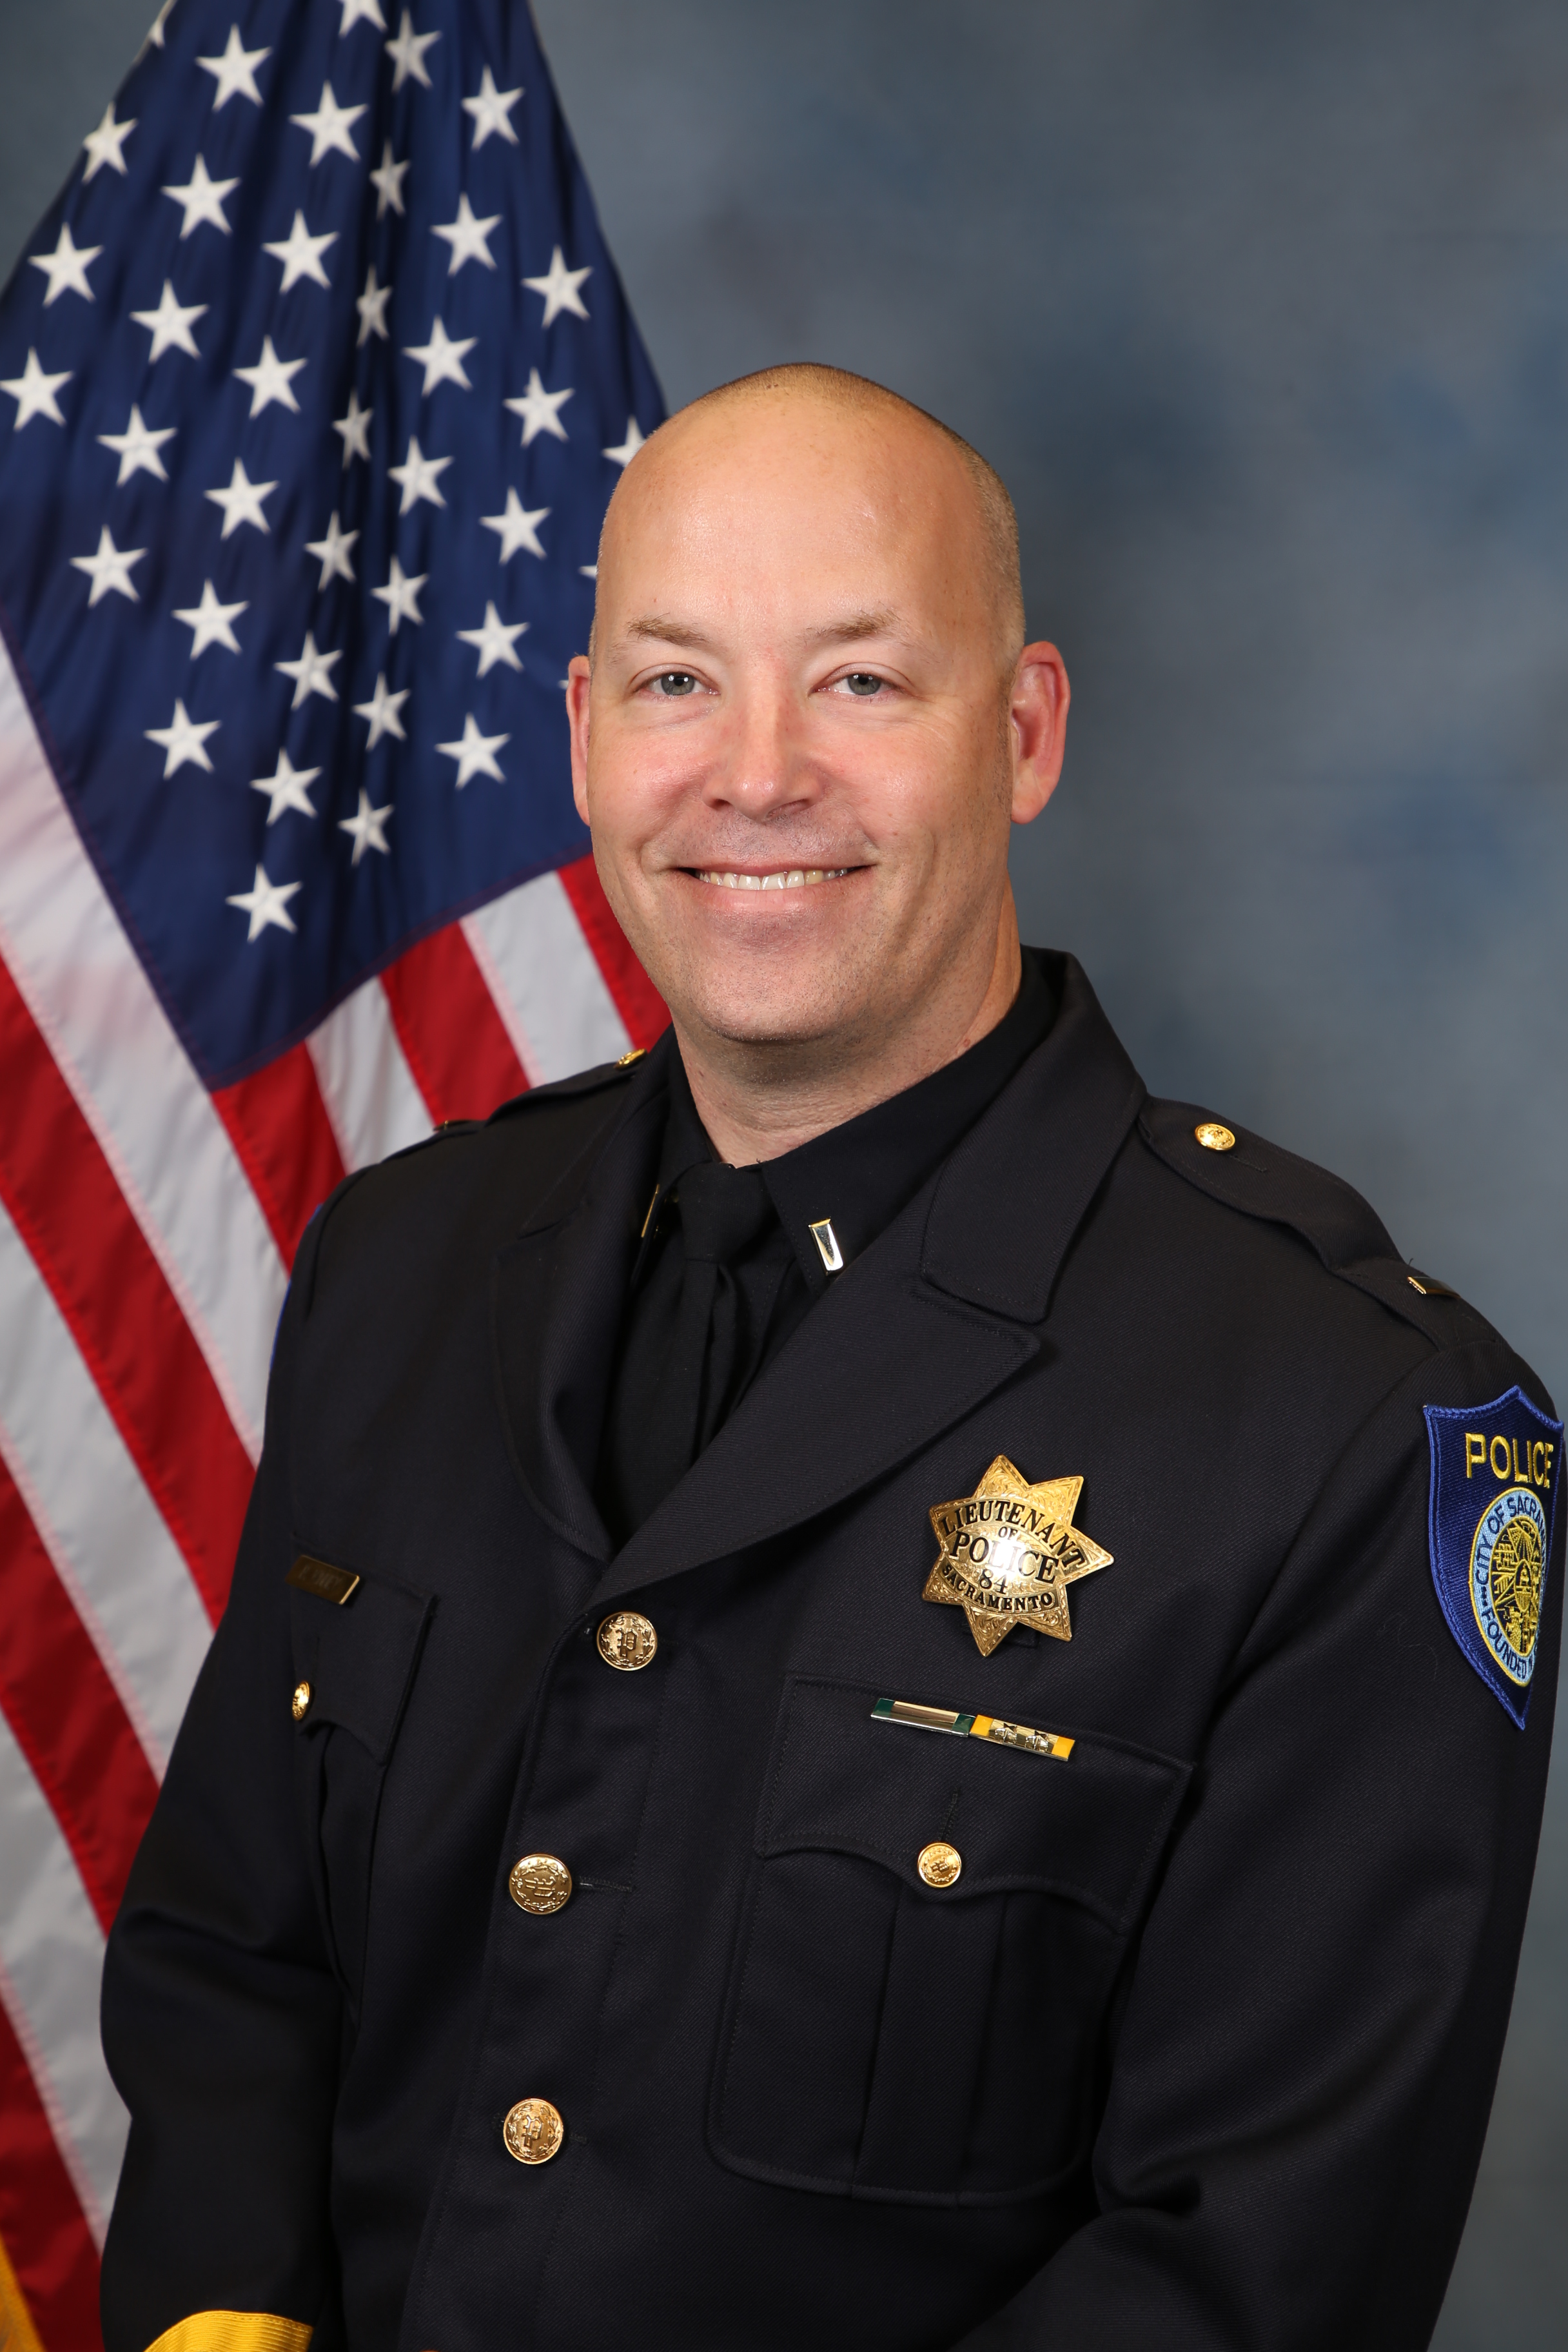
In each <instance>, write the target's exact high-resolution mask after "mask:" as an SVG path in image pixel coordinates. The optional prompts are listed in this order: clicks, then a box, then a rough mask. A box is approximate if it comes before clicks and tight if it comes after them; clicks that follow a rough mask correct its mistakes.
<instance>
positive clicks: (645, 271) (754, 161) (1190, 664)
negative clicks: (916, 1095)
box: [0, 0, 1568, 2352]
mask: <svg viewBox="0 0 1568 2352" xmlns="http://www.w3.org/2000/svg"><path fill="white" fill-rule="evenodd" d="M321 5H323V6H328V5H335V0H321ZM150 13H151V0H47V5H46V0H0V269H3V268H5V266H6V265H8V263H9V261H10V259H11V257H12V256H13V255H14V254H15V253H16V251H18V250H19V249H20V248H21V247H22V245H23V242H24V239H25V238H26V236H27V234H28V232H29V230H30V228H31V226H32V225H33V222H34V220H35V218H36V217H37V215H38V214H39V213H40V212H41V211H42V209H43V207H44V205H45V204H46V203H47V200H48V198H49V197H50V196H51V195H52V194H53V192H54V189H55V187H56V185H57V184H58V181H59V180H60V178H61V177H62V176H63V174H64V173H65V171H66V170H67V168H68V165H69V163H70V161H71V158H72V154H73V152H74V149H75V146H76V143H77V142H78V141H79V139H80V138H81V136H82V134H83V132H84V131H87V130H88V129H89V127H90V126H91V124H92V123H93V122H94V121H96V120H97V118H98V116H99V114H100V112H101V110H102V108H103V105H104V102H105V100H106V99H107V97H108V95H109V93H110V89H111V88H112V87H113V85H114V83H115V81H116V80H117V79H118V78H119V75H120V73H121V71H122V70H123V68H124V67H125V66H126V65H127V64H128V63H129V60H130V58H131V55H132V51H133V49H134V47H135V46H136V43H137V40H138V39H139V37H140V36H141V33H142V30H143V24H142V19H143V18H144V17H145V16H147V15H149V14H150ZM236 13H237V14H238V13H240V12H239V10H238V9H237V10H236ZM537 14H538V16H539V19H540V23H541V28H542V34H543V37H544V42H545V47H546V48H547V50H548V51H549V53H550V54H551V56H552V59H553V61H554V65H555V69H556V74H557V78H558V79H559V81H560V84H561V88H562V93H563V99H564V101H565V106H566V111H567V115H568V119H569V120H570V121H571V122H572V124H573V125H574V130H575V131H576V135H577V139H578V142H579V144H580V146H581V148H582V150H583V152H584V160H585V162H586V164H587V168H588V174H589V177H590V180H591V181H592V183H593V184H594V186H595V190H596V192H597V194H598V198H599V204H600V208H601V211H602V214H603V216H604V221H605V229H606V232H607V234H608V236H609V240H610V244H611V247H612V248H613V250H614V251H615V252H616V254H617V256H618V257H619V259H620V262H621V266H622V268H623V270H624V273H625V276H626V283H627V286H628V289H629V290H630V294H631V298H632V302H633V306H634V308H635V310H636V311H637V316H638V318H639V319H640V320H641V323H642V327H643V331H644V332H645V334H646V336H647V341H648V343H649V345H650V347H651V350H652V352H653V357H654V362H655V364H656V366H657V367H658V370H659V373H660V374H661V376H662V378H663V382H664V384H665V388H666V392H667V394H668V398H669V400H670V402H671V404H675V403H678V402H679V401H682V400H685V399H687V398H689V396H690V395H691V394H693V393H696V392H698V391H700V390H701V389H702V388H703V387H704V386H705V385H707V384H710V383H715V382H718V381H720V380H721V379H722V378H724V377H727V376H732V375H736V374H739V373H742V371H744V370H745V369H748V368H753V367H757V366H760V365H762V364H763V363H764V362H768V361H771V360H777V359H787V358H814V359H825V360H832V361H836V362H838V363H840V364H841V365H844V366H847V367H851V368H857V369H859V370H862V371H863V372H865V373H868V374H870V375H875V376H879V377H881V378H882V379H883V380H884V381H886V382H887V383H891V384H893V385H895V386H897V387H898V389H899V390H900V391H902V392H905V393H907V394H910V397H911V398H913V399H915V400H917V401H920V402H921V403H922V404H924V405H925V406H927V407H930V408H932V409H934V410H935V411H936V412H937V413H938V414H939V415H942V416H944V417H946V418H948V419H949V420H950V421H951V422H952V424H953V425H957V426H958V427H959V429H960V430H961V431H963V433H965V434H967V435H968V436H970V438H971V439H973V441H974V442H976V443H977V444H978V446H980V447H981V448H982V449H983V450H984V451H985V453H986V455H987V456H988V457H991V458H992V459H993V460H994V463H995V464H996V465H997V466H998V467H999V468H1000V469H1001V471H1002V473H1003V474H1004V476H1005V478H1006V479H1007V481H1008V483H1009V484H1010V486H1011V488H1012V489H1013V492H1014V495H1015V497H1016V499H1017V502H1018V509H1019V513H1020V517H1021V520H1022V523H1023V531H1024V550H1025V583H1026V590H1027V593H1028V599H1029V609H1030V617H1031V625H1032V627H1033V628H1034V630H1035V631H1036V632H1037V633H1039V634H1049V635H1054V636H1056V637H1057V638H1058V640H1059V642H1060V643H1061V645H1062V646H1063V648H1064V650H1065V652H1066V655H1067V659H1068V667H1069V668H1070V670H1071V672H1072V675H1073V678H1074V682H1075V685H1076V688H1077V700H1076V705H1075V716H1074V720H1073V729H1072V750H1071V752H1070V754H1069V759H1068V771H1067V774H1066V778H1065V780H1064V782H1063V785H1062V788H1061V791H1060V793H1059V794H1058V799H1057V801H1056V802H1055V803H1053V805H1052V807H1051V808H1050V810H1049V811H1048V812H1047V814H1046V816H1045V818H1044V819H1043V820H1042V821H1041V823H1040V824H1038V825H1037V826H1036V827H1035V828H1034V829H1033V830H1032V831H1031V832H1029V833H1026V834H1025V835H1021V836H1020V837H1019V840H1018V843H1017V849H1016V858H1015V871H1016V879H1017V886H1018V893H1019V898H1020V900H1021V904H1022V908H1023V914H1024V928H1025V932H1026V936H1031V937H1033V938H1035V939H1037V940H1048V941H1050V942H1052V943H1055V944H1059V945H1062V946H1068V947H1071V948H1073V949H1075V950H1077V951H1078V952H1079V954H1080V955H1081V956H1082V957H1083V959H1084V961H1085V962H1086V963H1087V964H1088V966H1089V971H1090V973H1091V975H1092V976H1093V978H1094V981H1095V982H1096V984H1097V986H1098V987H1099V989H1100V993H1101V995H1102V997H1103V998H1104V1000H1105V1002H1106V1004H1107V1006H1108V1009H1109V1010H1110V1014H1111V1016H1112V1018H1113V1019H1114V1020H1115V1021H1116V1023H1117V1024H1118V1025H1119V1027H1120V1028H1121V1034H1122V1035H1123V1037H1124V1038H1125V1039H1126V1040H1127V1042H1128V1044H1129V1045H1130V1047H1131V1051H1132V1053H1133V1055H1134V1057H1135V1059H1136V1060H1137V1061H1138V1063H1139V1064H1140V1066H1141V1067H1142V1071H1143V1074H1144V1076H1145V1077H1146V1078H1147V1079H1148V1080H1149V1082H1150V1084H1151V1085H1152V1086H1153V1087H1156V1088H1157V1089H1159V1090H1161V1091H1163V1092H1167V1093H1174V1094H1179V1095H1184V1096H1189V1097H1194V1098H1196V1099H1199V1100H1201V1101H1203V1102H1204V1103H1205V1104H1207V1105H1210V1106H1212V1107H1213V1108H1215V1110H1216V1111H1219V1112H1221V1113H1223V1114H1224V1115H1225V1116H1226V1117H1234V1118H1237V1119H1240V1120H1243V1121H1245V1122H1246V1123H1247V1124H1248V1125H1250V1126H1254V1127H1257V1128H1259V1129H1263V1130H1264V1131H1265V1132H1266V1133H1268V1134H1270V1135H1272V1136H1275V1137H1276V1138H1278V1139H1279V1140H1280V1141H1281V1142H1283V1143H1286V1144H1288V1145H1289V1146H1290V1147H1291V1148H1292V1149H1293V1150H1297V1151H1300V1152H1304V1153H1306V1154H1308V1155H1309V1156H1310V1157H1311V1158H1313V1159H1317V1160H1324V1161H1326V1162H1327V1163H1328V1164H1329V1165H1330V1166H1331V1167H1333V1168H1336V1169H1338V1170H1339V1171H1341V1172H1342V1174H1344V1175H1346V1176H1348V1177H1350V1178H1351V1179H1352V1181H1353V1182H1355V1183H1356V1184H1358V1185H1359V1186H1360V1187H1361V1188H1362V1189H1363V1191H1364V1192H1367V1193H1368V1194H1369V1195H1370V1197H1371V1198H1372V1200H1373V1202H1375V1203H1376V1205H1377V1207H1378V1208H1379V1210H1380V1211H1381V1212H1382V1213H1383V1215H1384V1219H1385V1221H1386V1223H1388V1224H1389V1226H1390V1228H1391V1229H1392V1231H1393V1233H1394V1236H1395V1239H1396V1240H1397V1241H1398V1243H1399V1244H1400V1246H1401V1248H1402V1249H1404V1250H1405V1252H1406V1253H1407V1254H1408V1255H1411V1256H1412V1257H1413V1258H1415V1260H1416V1261H1417V1262H1418V1263H1419V1264H1421V1265H1425V1266H1426V1267H1428V1268H1429V1269H1430V1270H1431V1271H1433V1272H1434V1273H1436V1274H1439V1275H1441V1276H1443V1277H1444V1278H1445V1279H1447V1280H1448V1281H1450V1282H1452V1283H1454V1284H1456V1285H1457V1286H1459V1287H1460V1288H1462V1289H1463V1290H1464V1291H1465V1292H1466V1293H1467V1294H1468V1296H1469V1297H1472V1298H1473V1299H1474V1300H1475V1301H1476V1302H1477V1304H1478V1305H1479V1306H1480V1307H1482V1308H1483V1309H1484V1310H1485V1312H1486V1313H1487V1314H1489V1316H1490V1317H1492V1318H1493V1319H1494V1320H1495V1321H1497V1322H1498V1323H1499V1324H1500V1325H1501V1326H1502V1328H1504V1329H1505V1330H1506V1331H1507V1332H1508V1334H1509V1335H1510V1338H1512V1339H1514V1340H1515V1341H1516V1342H1517V1344H1518V1345H1519V1346H1520V1347H1521V1349H1523V1350H1524V1351H1525V1353H1526V1354H1527V1355H1529V1356H1530V1357H1531V1359H1532V1360H1533V1361H1534V1362H1535V1363H1536V1365H1537V1366H1538V1367H1539V1369H1540V1370H1541V1371H1542V1374H1543V1375H1544V1376H1545V1378H1546V1379H1547V1380H1548V1381H1549V1382H1550V1383H1551V1384H1552V1388H1553V1389H1554V1391H1555V1392H1556V1394H1557V1395H1558V1397H1559V1399H1562V1398H1563V1395H1564V1392H1565V1391H1568V1253H1565V1250H1564V1239H1565V1232H1564V1229H1565V1224H1568V1185H1565V1183H1564V1177H1563V1162H1564V1159H1565V1157H1568V1078H1565V1076H1564V1068H1563V1015H1564V1011H1565V1009H1568V920H1565V919H1564V914H1563V900H1564V893H1565V887H1568V793H1565V790H1564V777H1565V774H1568V11H1564V10H1563V7H1562V5H1561V0H1556V5H1551V4H1550V0H1379V5H1377V6H1375V7H1371V8H1369V7H1368V6H1366V5H1364V0H1302V5H1289V0H1281V5H1276V6H1273V7H1268V8H1259V7H1258V6H1257V5H1246V4H1245V0H963V5H958V0H774V4H773V5H771V6H768V7H763V6H760V5H750V4H749V0H660V5H658V6H650V5H647V0H539V5H538V9H537ZM1224 1507H1225V1506H1224V1497H1223V1496H1215V1508H1216V1510H1220V1509H1223V1508H1224ZM1565 1990H1568V1772H1560V1773H1559V1775H1558V1779H1557V1782H1556V1786H1555V1790H1554V1798H1553V1809H1552V1813H1551V1814H1550V1815H1549V1819H1548V1825H1547V1834H1546V1843H1545V1848H1544V1852H1543V1856H1542V1871H1541V1875H1540V1879H1539V1881H1538V1885H1537V1890H1536V1896H1535V1902H1534V1906H1533V1910H1532V1913H1531V1931H1530V1939H1529V1942H1528V1944H1527V1946H1526V1952H1525V1960H1524V1967H1523V1971H1522V1975H1521V1981H1520V1987H1519V1992H1518V1997H1517V2000H1516V2002H1515V2008H1514V2016H1513V2025H1512V2031H1511V2035H1510V2043H1509V2053H1508V2057H1507V2060H1506V2062H1505V2065H1504V2071H1503V2083H1502V2089H1501V2092H1500V2098H1499V2103H1498V2107H1497V2111H1496V2116H1495V2119H1494V2123H1493V2127H1492V2133H1491V2137H1490V2140H1489V2146H1488V2150H1487V2158H1486V2163H1485V2166H1484V2168H1483V2171H1482V2175H1481V2182H1480V2187H1479V2190H1478V2194H1477V2200H1476V2204H1475V2207H1474V2209H1473V2212H1472V2217H1471V2223H1470V2230H1469V2234H1468V2239H1467V2241H1466V2245H1465V2249H1464V2251H1463V2252H1462V2254H1461V2256H1460V2260H1459V2265H1458V2271H1457V2273H1456V2275H1455V2280H1454V2284H1453V2288H1452V2291H1451V2293H1450V2295H1449V2299H1448V2305H1447V2311H1446V2313H1445V2315H1444V2319H1443V2324H1442V2327H1441V2329H1440V2331H1439V2335H1438V2338H1437V2341H1438V2344H1439V2345H1440V2346H1441V2347H1443V2352H1460V2347H1467V2352H1468V2347H1474V2352H1547V2347H1553V2348H1554V2347H1557V2346H1559V2345H1560V2344H1561V2343H1562V2342H1563V2340H1564V2338H1565V2336H1568V2237H1565V2233H1564V2231H1563V2212H1564V2190H1565V2189H1568V2018H1565V2013H1564V1992H1565ZM1498 1997H1499V1999H1500V2000H1501V1999H1503V1998H1505V1997H1506V1988H1503V1987H1499V1989H1498ZM1324 2259H1325V2261H1329V2262H1331V2261H1332V2259H1333V2252H1332V2249H1331V2247H1330V2248H1325V2249H1324Z"/></svg>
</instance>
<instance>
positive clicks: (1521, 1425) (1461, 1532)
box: [1426, 1388, 1563, 1728]
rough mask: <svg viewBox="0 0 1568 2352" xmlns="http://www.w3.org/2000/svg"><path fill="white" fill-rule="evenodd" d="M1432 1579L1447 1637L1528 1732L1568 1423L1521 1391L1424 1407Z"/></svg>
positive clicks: (1514, 1390)
mask: <svg viewBox="0 0 1568 2352" xmlns="http://www.w3.org/2000/svg"><path fill="white" fill-rule="evenodd" d="M1426 1433H1427V1436H1428V1439H1429V1440H1430V1443H1431V1447H1432V1499H1431V1508H1430V1515H1429V1532H1430V1539H1431V1554H1432V1581H1433V1583H1434V1584H1435V1585H1436V1589H1437V1599H1438V1601H1439V1603H1440V1604H1441V1607H1442V1611H1443V1614H1444V1616H1445V1617H1446V1618H1447V1621H1448V1630H1449V1632H1450V1633H1452V1634H1453V1636H1454V1639H1455V1640H1456V1641H1457V1642H1458V1645H1459V1647H1460V1649H1461V1650H1463V1652H1464V1654H1465V1655H1466V1657H1467V1658H1468V1660H1469V1662H1470V1664H1471V1665H1472V1666H1474V1668H1475V1670H1476V1672H1477V1673H1478V1674H1479V1675H1480V1677H1481V1680H1482V1681H1483V1682H1484V1683H1485V1684H1486V1685H1487V1686H1488V1687H1489V1689H1490V1690H1491V1691H1492V1692H1493V1693H1494V1694H1495V1696H1497V1697H1498V1698H1500V1700H1501V1702H1502V1704H1503V1706H1505V1707H1507V1709H1508V1711H1509V1713H1510V1715H1511V1716H1512V1717H1513V1719H1514V1721H1515V1722H1516V1723H1517V1724H1519V1725H1520V1726H1521V1728H1522V1727H1523V1724H1524V1721H1525V1717H1526V1716H1527V1715H1528V1713H1529V1710H1530V1686H1531V1681H1532V1679H1533V1677H1534V1674H1535V1648H1536V1640H1537V1636H1538V1635H1539V1633H1540V1630H1541V1608H1542V1599H1543V1597H1544V1594H1545V1590H1546V1573H1547V1568H1548V1565H1549V1563H1550V1560H1551V1558H1552V1530H1553V1528H1554V1527H1555V1524H1556V1515H1557V1489H1558V1487H1559V1486H1560V1485H1561V1483H1562V1461H1563V1424H1562V1423H1561V1422H1560V1421H1552V1420H1549V1419H1548V1417H1547V1415H1546V1414H1545V1413H1543V1412H1541V1411H1540V1410H1539V1409H1538V1407H1536V1406H1535V1405H1532V1404H1531V1402H1530V1400H1529V1398H1528V1397H1527V1396H1526V1395H1525V1394H1524V1392H1523V1391H1522V1390H1521V1389H1519V1388H1511V1389H1510V1390H1509V1391H1507V1392H1506V1394H1504V1395H1502V1396H1500V1397H1495V1398H1494V1399H1493V1401H1492V1402H1491V1403H1490V1404H1481V1405H1461V1406H1448V1405H1436V1404H1429V1405H1428V1406H1427V1407H1426Z"/></svg>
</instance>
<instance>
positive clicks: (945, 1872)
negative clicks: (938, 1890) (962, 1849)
mask: <svg viewBox="0 0 1568 2352" xmlns="http://www.w3.org/2000/svg"><path fill="white" fill-rule="evenodd" d="M915 1868H916V1869H917V1870H918V1871H919V1872H920V1874H921V1877H922V1878H923V1879H924V1880H925V1883H926V1885H928V1886H954V1885H957V1883H958V1874H959V1872H960V1871H961V1870H962V1869H963V1855H962V1854H961V1853H959V1851H958V1848H957V1847H956V1846H955V1845H949V1844H948V1843H947V1840H946V1839H945V1838H935V1839H933V1840H932V1842H931V1844H930V1845H922V1846H921V1850H920V1853H919V1854H918V1855H917V1857H916V1860H915Z"/></svg>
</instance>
